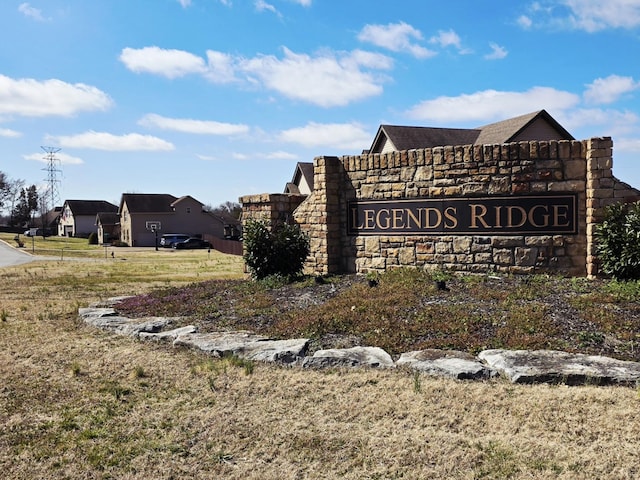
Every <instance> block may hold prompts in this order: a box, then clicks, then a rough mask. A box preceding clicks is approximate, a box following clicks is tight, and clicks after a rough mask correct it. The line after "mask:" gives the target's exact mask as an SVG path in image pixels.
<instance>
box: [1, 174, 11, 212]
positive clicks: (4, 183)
mask: <svg viewBox="0 0 640 480" xmlns="http://www.w3.org/2000/svg"><path fill="white" fill-rule="evenodd" d="M8 193H9V179H8V178H7V175H6V174H5V173H4V172H0V209H1V208H2V207H3V206H4V202H5V201H6V200H7V197H8Z"/></svg>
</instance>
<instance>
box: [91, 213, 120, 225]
mask: <svg viewBox="0 0 640 480" xmlns="http://www.w3.org/2000/svg"><path fill="white" fill-rule="evenodd" d="M119 222H120V215H119V214H118V213H117V212H98V213H97V214H96V224H98V223H100V224H102V225H116V224H118V223H119Z"/></svg>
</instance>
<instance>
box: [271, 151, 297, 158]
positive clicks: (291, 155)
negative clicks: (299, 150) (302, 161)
mask: <svg viewBox="0 0 640 480" xmlns="http://www.w3.org/2000/svg"><path fill="white" fill-rule="evenodd" d="M265 158H267V159H268V160H297V159H298V158H300V157H299V156H298V155H296V154H294V153H289V152H284V151H282V150H279V151H277V152H271V153H267V154H266V155H265Z"/></svg>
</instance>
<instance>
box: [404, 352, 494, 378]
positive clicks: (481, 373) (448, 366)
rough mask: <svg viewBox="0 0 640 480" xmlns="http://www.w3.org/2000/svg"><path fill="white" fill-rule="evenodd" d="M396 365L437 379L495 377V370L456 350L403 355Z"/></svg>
mask: <svg viewBox="0 0 640 480" xmlns="http://www.w3.org/2000/svg"><path fill="white" fill-rule="evenodd" d="M396 365H397V366H407V367H409V368H411V369H413V370H416V371H419V372H422V373H425V374H427V375H431V376H435V377H448V378H455V379H458V380H478V379H486V378H489V377H492V376H494V375H495V372H494V371H493V370H491V369H490V368H488V367H487V366H486V365H484V364H482V363H481V362H480V361H478V359H477V358H476V357H474V356H473V355H471V354H469V353H466V352H458V351H455V350H435V349H428V350H418V351H414V352H407V353H403V354H402V355H400V358H399V359H398V361H397V362H396Z"/></svg>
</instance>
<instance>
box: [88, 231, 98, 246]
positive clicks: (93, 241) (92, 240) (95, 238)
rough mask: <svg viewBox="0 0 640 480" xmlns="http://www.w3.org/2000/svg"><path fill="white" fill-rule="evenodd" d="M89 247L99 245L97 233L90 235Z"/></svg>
mask: <svg viewBox="0 0 640 480" xmlns="http://www.w3.org/2000/svg"><path fill="white" fill-rule="evenodd" d="M88 241H89V245H97V244H98V234H97V233H96V232H91V233H90V234H89V239H88Z"/></svg>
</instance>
